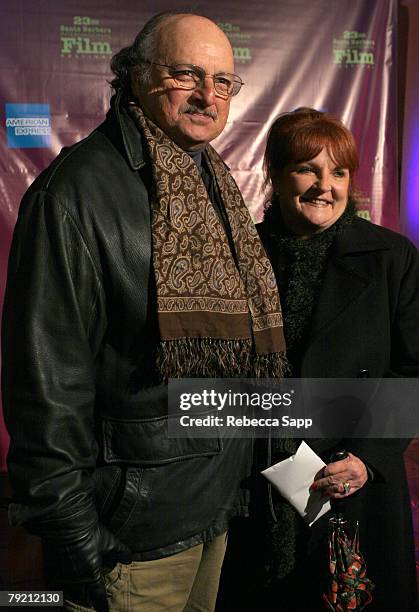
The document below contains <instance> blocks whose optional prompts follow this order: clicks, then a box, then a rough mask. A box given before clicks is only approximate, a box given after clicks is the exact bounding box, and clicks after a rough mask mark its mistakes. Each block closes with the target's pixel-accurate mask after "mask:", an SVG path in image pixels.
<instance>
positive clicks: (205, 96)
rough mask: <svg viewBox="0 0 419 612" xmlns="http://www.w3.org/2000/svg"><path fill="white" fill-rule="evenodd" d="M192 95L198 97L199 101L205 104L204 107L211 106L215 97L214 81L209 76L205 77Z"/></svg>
mask: <svg viewBox="0 0 419 612" xmlns="http://www.w3.org/2000/svg"><path fill="white" fill-rule="evenodd" d="M194 94H195V95H197V96H199V99H200V100H202V101H203V102H205V105H206V106H212V104H214V103H215V97H216V92H215V87H214V79H213V78H212V77H211V76H205V77H204V78H203V79H202V81H201V83H200V84H199V85H198V87H197V88H196V89H195V90H194Z"/></svg>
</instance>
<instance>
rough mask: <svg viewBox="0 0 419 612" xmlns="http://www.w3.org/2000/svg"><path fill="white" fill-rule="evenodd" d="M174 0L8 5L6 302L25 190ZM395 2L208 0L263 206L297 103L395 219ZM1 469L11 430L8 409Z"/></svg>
mask: <svg viewBox="0 0 419 612" xmlns="http://www.w3.org/2000/svg"><path fill="white" fill-rule="evenodd" d="M182 6H185V5H182V4H181V3H177V2H175V1H174V0H171V1H170V0H153V1H151V0H144V2H138V1H137V0H119V2H117V3H115V2H111V1H110V0H100V1H99V0H67V1H65V2H64V1H61V2H60V1H59V0H14V2H7V3H1V4H0V46H1V50H2V52H1V54H0V95H1V98H2V102H1V105H0V125H1V128H0V193H1V198H0V304H1V302H2V296H3V292H4V285H5V278H6V267H7V257H8V251H9V246H10V240H11V235H12V231H13V226H14V223H15V220H16V215H17V210H18V206H19V202H20V199H21V197H22V195H23V193H24V191H25V190H26V189H27V187H28V186H29V185H30V184H31V182H32V181H33V179H34V178H35V176H36V175H37V174H38V173H39V172H40V171H41V170H42V169H43V168H44V167H45V166H46V165H47V164H49V162H50V161H51V160H52V159H53V158H54V157H55V156H56V155H57V154H58V153H59V151H60V149H61V148H62V147H63V146H66V145H70V144H72V143H74V142H76V141H77V140H79V139H81V138H83V137H84V136H86V135H87V134H88V133H89V132H90V131H91V130H92V129H93V128H94V127H95V126H96V125H97V124H99V123H100V122H101V121H102V120H103V118H104V115H105V113H106V110H107V107H108V102H109V98H110V88H109V86H108V85H107V83H106V81H107V80H109V79H110V78H111V73H110V70H109V61H110V58H111V57H112V55H113V53H115V52H116V51H118V50H119V49H120V48H121V47H123V46H126V45H127V44H130V43H131V41H132V40H133V38H134V36H135V35H136V33H137V32H138V31H139V30H140V29H141V27H142V25H143V24H144V22H145V21H146V20H147V19H148V18H149V17H151V16H152V15H153V14H154V13H156V12H160V11H164V10H169V9H174V8H176V9H179V8H182ZM396 8H397V3H396V0H310V2H308V1H307V0H281V1H280V2H278V0H263V2H262V3H254V2H242V0H229V2H228V3H225V2H222V1H221V0H198V1H197V2H195V3H194V5H193V11H194V12H196V13H198V14H202V15H206V16H207V17H210V18H211V19H213V20H214V21H216V22H217V23H218V24H219V26H220V27H221V28H222V29H223V30H224V32H225V33H226V34H227V36H228V37H229V39H230V41H231V44H232V46H233V48H234V55H235V60H236V72H237V73H238V74H240V75H241V76H242V78H243V81H244V82H245V86H244V87H243V89H242V91H241V92H240V94H239V95H238V96H237V98H235V99H234V100H233V102H232V106H231V114H230V118H229V122H228V125H227V127H226V129H225V131H224V133H223V134H222V135H221V136H220V137H219V138H218V139H217V141H216V142H215V143H214V144H215V147H216V148H217V149H218V151H219V152H220V153H221V154H222V155H223V157H224V159H225V161H226V162H227V163H228V164H229V166H230V167H231V169H232V172H233V174H234V176H235V178H236V179H237V182H238V184H239V186H240V187H241V189H242V191H243V194H244V197H245V200H246V202H247V203H248V205H249V206H250V207H251V209H252V210H253V211H254V214H255V216H256V217H257V216H258V211H260V206H261V203H262V202H263V194H262V193H261V186H262V172H261V166H262V157H263V151H264V146H265V139H266V133H267V130H268V128H269V125H270V124H271V123H272V121H273V119H274V118H275V117H276V116H277V115H278V114H280V113H282V112H285V111H290V110H292V109H294V108H296V107H298V106H311V107H315V108H317V109H320V110H327V111H329V112H331V113H333V114H335V115H337V116H339V117H341V118H342V119H343V121H344V122H345V123H346V125H347V126H348V127H349V128H350V129H351V130H352V131H353V132H354V134H355V137H356V139H357V142H358V145H359V149H360V154H361V159H362V165H361V170H360V172H359V176H358V180H357V186H358V187H359V188H360V190H361V213H360V214H361V215H362V216H364V217H365V218H367V219H371V220H372V221H374V222H376V223H379V224H381V225H385V226H387V227H390V228H392V229H396V230H397V229H398V219H399V209H398V185H397V165H398V164H397V151H396V148H397V130H396V125H397V112H396V111H397V109H396V98H397V91H396V69H397V61H396V30H397V23H396V12H397V11H396ZM0 447H1V449H0V470H1V469H5V455H6V450H7V435H6V432H5V429H4V426H3V424H2V423H1V419H0Z"/></svg>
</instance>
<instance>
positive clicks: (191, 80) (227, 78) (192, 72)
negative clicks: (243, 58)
mask: <svg viewBox="0 0 419 612" xmlns="http://www.w3.org/2000/svg"><path fill="white" fill-rule="evenodd" d="M146 63H147V64H153V65H154V66H162V67H163V68H167V69H168V73H169V74H170V76H171V77H172V79H174V81H175V82H176V83H177V85H179V87H183V88H184V89H196V88H197V87H203V86H204V81H205V78H206V77H209V78H211V79H212V80H213V82H214V89H215V91H216V92H217V93H218V94H219V95H220V96H223V97H225V98H229V97H231V96H235V95H237V94H238V93H239V91H240V89H241V87H242V85H244V83H243V81H242V80H241V78H240V77H239V76H238V75H237V74H230V73H229V72H220V73H218V74H207V73H206V72H205V70H204V69H203V68H201V67H200V66H194V65H193V64H176V65H175V66H168V65H167V64H157V63H156V62H146Z"/></svg>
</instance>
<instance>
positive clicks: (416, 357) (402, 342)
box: [346, 236, 419, 482]
mask: <svg viewBox="0 0 419 612" xmlns="http://www.w3.org/2000/svg"><path fill="white" fill-rule="evenodd" d="M398 239H399V241H398V243H397V245H396V246H395V248H394V257H393V265H392V266H391V268H390V286H391V287H393V288H394V294H393V295H394V298H393V300H394V303H393V308H392V325H391V347H392V349H391V367H390V372H389V376H390V377H392V376H394V377H410V378H417V377H418V376H419V257H418V252H417V249H416V248H415V246H414V245H413V244H412V243H411V242H410V241H409V240H407V239H406V238H404V237H401V236H398ZM410 404H411V406H412V407H411V409H412V410H415V409H416V407H415V405H414V398H412V402H410ZM409 442H410V438H409V439H408V438H397V439H396V438H388V439H383V440H382V439H374V438H371V439H352V440H349V441H348V442H347V445H346V446H347V449H348V450H350V451H351V452H352V453H353V454H354V455H357V456H358V457H359V458H360V459H362V460H363V461H364V462H365V463H366V464H367V465H368V466H369V467H370V468H371V469H372V471H373V474H374V479H376V480H377V481H386V482H392V481H393V480H394V475H393V474H392V473H391V472H390V467H391V466H392V465H393V464H394V463H397V464H398V465H399V464H400V463H401V462H402V461H403V456H402V453H403V452H404V451H405V450H406V448H407V446H408V445H409ZM399 468H400V465H399Z"/></svg>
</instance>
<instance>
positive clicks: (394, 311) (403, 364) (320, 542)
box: [220, 218, 419, 612]
mask: <svg viewBox="0 0 419 612" xmlns="http://www.w3.org/2000/svg"><path fill="white" fill-rule="evenodd" d="M266 233H268V232H266ZM261 235H262V238H263V239H264V242H265V247H266V249H267V251H268V254H269V256H270V258H271V261H272V264H273V267H274V269H275V267H276V266H275V257H277V253H275V249H274V246H273V245H272V244H271V243H270V241H269V239H266V234H265V232H264V231H263V224H262V230H261ZM331 248H332V251H331V255H330V258H329V260H328V264H327V268H326V273H325V277H324V280H323V284H322V289H321V292H320V295H319V298H318V300H317V303H316V304H315V308H314V312H313V317H312V324H311V333H310V336H309V340H308V343H307V345H306V348H305V351H304V353H303V356H302V360H301V376H302V377H306V378H352V377H353V378H356V377H359V376H363V377H364V376H369V377H371V378H381V377H392V376H409V377H417V376H418V374H419V270H418V258H417V251H416V249H415V247H414V246H413V245H412V244H411V243H410V242H409V241H408V240H407V239H406V238H404V237H403V236H401V235H399V234H396V233H395V232H392V231H390V230H387V229H384V228H382V227H379V226H376V225H374V224H372V223H369V222H367V221H364V220H362V219H359V218H355V219H354V220H353V222H352V223H351V224H350V225H348V226H346V227H345V229H344V230H343V232H342V233H341V234H339V235H338V237H337V239H336V241H335V243H334V244H333V245H332V247H331ZM277 281H278V284H280V283H281V278H277ZM307 442H308V443H310V440H307ZM407 444H408V441H407V440H395V439H351V440H345V441H342V442H341V444H340V445H339V446H341V447H342V446H344V447H345V448H346V449H347V450H348V451H351V452H352V453H353V454H354V455H357V456H358V457H360V458H361V459H362V460H363V461H364V462H365V463H366V464H367V465H368V466H369V467H370V468H371V469H372V471H373V474H374V477H373V481H372V482H368V483H366V485H365V486H364V487H363V488H362V489H361V490H360V491H359V492H358V493H356V494H355V495H352V496H350V498H348V501H347V507H346V512H345V514H346V518H348V519H349V521H350V523H352V524H354V523H355V521H356V520H359V522H360V544H361V551H362V552H363V553H364V556H365V559H366V562H367V567H368V576H369V577H370V578H371V579H372V580H373V581H374V583H375V585H376V588H375V590H374V593H373V597H374V600H373V603H372V604H371V605H370V606H368V608H367V610H368V611H369V612H393V611H396V610H397V612H412V611H413V610H414V606H415V601H416V585H415V563H414V540H413V533H412V517H411V510H410V500H409V493H408V488H407V480H406V474H405V467H404V461H403V451H404V450H405V447H406V446H407ZM313 446H314V448H315V449H316V450H317V451H318V452H319V454H321V455H322V457H323V459H324V460H325V461H328V460H329V456H330V450H331V449H325V448H323V453H322V452H321V450H322V449H321V446H322V445H321V443H320V444H318V445H317V448H316V444H314V445H313ZM328 519H329V515H326V516H324V517H322V518H321V519H320V520H318V521H317V522H316V523H315V524H314V525H313V527H312V528H311V530H310V531H311V534H310V539H309V542H308V551H305V554H304V559H303V561H301V562H300V564H299V566H298V569H297V571H296V572H295V574H294V575H292V576H291V577H290V578H289V579H287V580H285V581H282V584H281V585H280V586H279V587H278V588H274V589H273V590H271V591H269V593H267V594H266V596H265V598H264V596H263V595H262V591H261V590H259V591H258V592H257V593H256V595H255V598H254V600H253V603H250V604H249V603H247V604H245V605H247V608H246V607H245V605H242V606H241V608H240V609H241V610H245V609H247V610H251V611H252V612H253V610H266V611H267V610H271V609H272V610H276V611H278V612H291V611H292V612H300V611H301V612H306V611H307V612H317V611H320V610H324V608H323V604H322V602H321V593H322V592H323V588H324V586H325V579H326V578H327V576H328V570H327V547H326V543H327V527H328ZM247 535H248V537H249V538H250V537H251V534H247ZM233 537H234V534H233ZM231 539H232V538H231ZM240 539H243V534H241V536H240ZM255 549H257V546H255ZM255 557H256V555H254V558H255ZM227 563H228V562H227ZM254 567H255V566H253V568H254ZM227 590H228V589H227ZM227 599H228V595H227V596H226V601H227ZM248 601H251V597H250V596H249V599H248ZM231 602H234V597H233V598H232V599H231ZM231 602H230V603H228V604H227V605H225V606H220V610H231V611H233V610H235V605H236V606H237V600H236V604H235V603H231ZM285 602H287V603H285Z"/></svg>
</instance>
